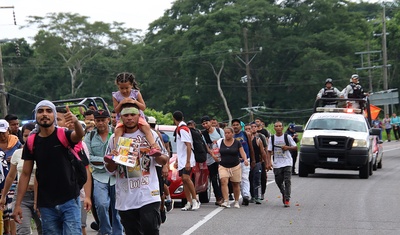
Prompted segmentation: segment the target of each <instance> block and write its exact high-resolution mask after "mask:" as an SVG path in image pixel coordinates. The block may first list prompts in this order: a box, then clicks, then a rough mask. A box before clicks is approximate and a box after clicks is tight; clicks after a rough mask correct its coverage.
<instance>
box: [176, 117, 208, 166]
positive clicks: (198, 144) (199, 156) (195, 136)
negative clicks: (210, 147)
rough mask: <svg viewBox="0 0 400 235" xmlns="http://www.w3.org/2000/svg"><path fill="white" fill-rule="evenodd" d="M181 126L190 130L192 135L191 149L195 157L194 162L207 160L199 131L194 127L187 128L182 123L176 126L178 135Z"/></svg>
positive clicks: (204, 145) (205, 149)
mask: <svg viewBox="0 0 400 235" xmlns="http://www.w3.org/2000/svg"><path fill="white" fill-rule="evenodd" d="M181 128H182V129H184V130H187V131H190V134H191V135H192V141H193V146H192V150H193V153H194V158H195V159H196V162H198V163H203V162H205V161H206V160H207V147H206V144H205V143H204V141H203V137H202V135H201V133H200V132H199V131H198V130H196V129H194V128H189V127H188V126H186V125H182V126H179V127H178V128H177V132H178V134H179V135H180V129H181Z"/></svg>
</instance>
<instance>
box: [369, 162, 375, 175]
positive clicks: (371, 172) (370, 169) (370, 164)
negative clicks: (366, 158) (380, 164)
mask: <svg viewBox="0 0 400 235" xmlns="http://www.w3.org/2000/svg"><path fill="white" fill-rule="evenodd" d="M373 167H374V164H373V162H372V161H370V162H369V172H368V173H369V175H372V174H373V173H374V171H373Z"/></svg>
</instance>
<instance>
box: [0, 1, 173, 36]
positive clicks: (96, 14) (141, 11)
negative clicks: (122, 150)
mask: <svg viewBox="0 0 400 235" xmlns="http://www.w3.org/2000/svg"><path fill="white" fill-rule="evenodd" d="M172 2H173V0H144V1H138V0H111V1H105V0H97V1H95V0H68V1H67V0H2V1H0V7H5V6H14V9H6V8H0V39H5V38H21V37H24V38H26V39H28V38H30V37H33V36H34V35H35V34H36V32H37V29H36V28H33V27H30V28H26V29H19V26H21V25H26V20H27V17H28V16H45V15H46V14H47V13H52V12H70V13H77V14H79V15H82V16H88V17H90V18H89V21H90V22H93V21H103V22H106V23H112V22H113V21H116V22H121V23H125V27H130V28H136V29H142V30H146V29H147V28H148V25H149V24H150V23H151V22H152V21H154V20H156V19H158V18H159V17H161V16H162V15H163V14H164V12H165V10H167V9H169V8H170V7H171V6H172ZM13 10H14V12H15V17H16V21H17V26H15V25H14V19H13Z"/></svg>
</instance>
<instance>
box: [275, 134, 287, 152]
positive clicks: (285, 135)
mask: <svg viewBox="0 0 400 235" xmlns="http://www.w3.org/2000/svg"><path fill="white" fill-rule="evenodd" d="M287 136H288V134H286V133H285V134H283V139H284V140H285V144H286V146H290V143H289V139H288V137H287ZM274 141H275V135H272V136H271V144H272V154H273V153H274V149H275V148H274V147H275V145H274V144H275V142H274ZM276 147H278V146H276Z"/></svg>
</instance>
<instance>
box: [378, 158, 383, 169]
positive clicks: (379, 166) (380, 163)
mask: <svg viewBox="0 0 400 235" xmlns="http://www.w3.org/2000/svg"><path fill="white" fill-rule="evenodd" d="M382 161H383V158H381V161H380V162H379V163H378V168H379V169H381V168H382Z"/></svg>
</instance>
